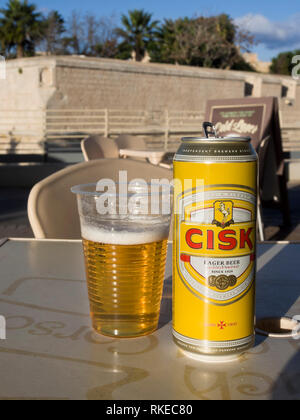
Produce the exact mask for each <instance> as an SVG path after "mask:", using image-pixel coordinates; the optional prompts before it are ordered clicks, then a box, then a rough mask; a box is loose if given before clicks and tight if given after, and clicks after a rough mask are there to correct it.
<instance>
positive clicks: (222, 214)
mask: <svg viewBox="0 0 300 420" xmlns="http://www.w3.org/2000/svg"><path fill="white" fill-rule="evenodd" d="M213 224H214V225H217V226H218V227H222V228H223V229H224V228H225V227H228V226H230V225H233V224H234V220H233V202H232V201H216V202H215V203H214V220H213Z"/></svg>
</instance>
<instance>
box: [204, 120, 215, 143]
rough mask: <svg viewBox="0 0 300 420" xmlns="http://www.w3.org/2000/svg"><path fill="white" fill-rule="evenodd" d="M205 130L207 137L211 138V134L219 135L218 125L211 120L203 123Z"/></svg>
mask: <svg viewBox="0 0 300 420" xmlns="http://www.w3.org/2000/svg"><path fill="white" fill-rule="evenodd" d="M203 130H204V134H205V137H206V138H207V139H209V136H213V137H215V138H217V137H218V135H217V130H216V127H215V126H214V125H213V124H212V123H210V122H205V123H203Z"/></svg>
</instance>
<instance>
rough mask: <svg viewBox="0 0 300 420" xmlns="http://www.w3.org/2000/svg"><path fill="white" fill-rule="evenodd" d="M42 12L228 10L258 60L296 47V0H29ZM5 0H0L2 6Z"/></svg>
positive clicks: (299, 4) (299, 31) (160, 14)
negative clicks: (247, 34)
mask: <svg viewBox="0 0 300 420" xmlns="http://www.w3.org/2000/svg"><path fill="white" fill-rule="evenodd" d="M30 1H32V2H33V3H35V4H36V5H37V6H38V8H39V9H40V10H42V11H50V10H53V9H56V10H58V11H59V12H60V13H61V14H62V15H64V16H65V17H68V16H69V15H70V13H71V12H72V10H78V11H82V12H87V11H89V12H93V13H95V15H99V16H110V15H112V14H114V15H115V16H116V20H117V21H118V18H119V16H121V14H122V13H126V12H127V11H128V10H130V9H135V8H137V9H142V8H143V9H145V10H147V11H149V12H152V13H153V15H154V17H155V19H159V20H162V19H163V18H164V17H169V18H177V17H180V16H190V17H192V16H194V15H195V14H198V15H199V14H204V15H214V14H220V13H224V12H225V13H228V14H229V15H231V16H232V17H233V18H234V19H236V22H237V23H238V24H240V25H241V26H242V27H243V28H246V29H248V30H250V31H251V32H252V33H253V34H254V35H256V37H257V39H258V40H260V41H261V43H260V44H259V45H258V46H256V47H254V52H257V53H258V54H259V57H260V59H262V60H269V59H271V57H274V56H275V55H277V54H278V52H279V51H286V50H291V49H295V48H300V0H285V1H280V0H273V1H271V0H251V1H243V0H214V1H208V0H205V1H203V0H185V1H184V0H151V1H147V2H146V1H144V0H123V1H122V0H30ZM5 3H6V0H0V5H1V6H2V5H4V4H5Z"/></svg>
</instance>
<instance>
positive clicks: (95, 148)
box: [81, 136, 119, 162]
mask: <svg viewBox="0 0 300 420" xmlns="http://www.w3.org/2000/svg"><path fill="white" fill-rule="evenodd" d="M81 150H82V153H83V156H84V160H85V161H87V162H88V161H89V160H95V159H104V158H116V159H117V158H118V157H119V149H118V146H117V145H116V143H115V140H113V139H109V138H107V137H103V136H91V137H88V138H86V139H84V140H82V142H81Z"/></svg>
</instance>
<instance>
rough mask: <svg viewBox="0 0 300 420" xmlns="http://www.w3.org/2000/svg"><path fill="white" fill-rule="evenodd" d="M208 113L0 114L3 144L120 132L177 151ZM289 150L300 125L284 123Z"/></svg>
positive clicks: (63, 142)
mask: <svg viewBox="0 0 300 420" xmlns="http://www.w3.org/2000/svg"><path fill="white" fill-rule="evenodd" d="M203 120H204V115H203V113H202V112H197V111H172V110H152V111H137V110H117V109H114V110H110V109H84V110H78V109H77V110H76V109H73V110H72V109H59V110H58V109H47V110H39V111H37V110H35V111H31V110H24V111H22V110H19V111H16V110H5V112H2V113H0V144H2V149H3V148H4V143H7V144H8V148H9V147H10V149H11V144H17V148H19V147H21V146H22V144H25V143H31V144H34V143H36V144H38V143H39V142H41V141H46V143H47V144H48V145H54V146H55V145H56V146H57V147H64V146H68V147H72V145H73V147H77V146H76V145H78V143H79V141H80V140H81V139H83V138H85V137H86V136H89V135H92V134H100V135H104V136H105V137H116V136H118V135H120V134H131V135H140V136H144V137H145V139H146V140H147V143H148V144H149V145H150V146H153V147H155V146H158V147H162V146H164V147H165V149H166V150H174V149H176V147H177V146H178V143H179V141H180V138H181V136H189V135H198V134H200V133H201V131H202V129H201V127H202V122H203ZM282 132H283V145H284V150H285V151H286V152H292V151H300V125H298V126H296V125H295V126H284V128H283V130H282Z"/></svg>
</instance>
